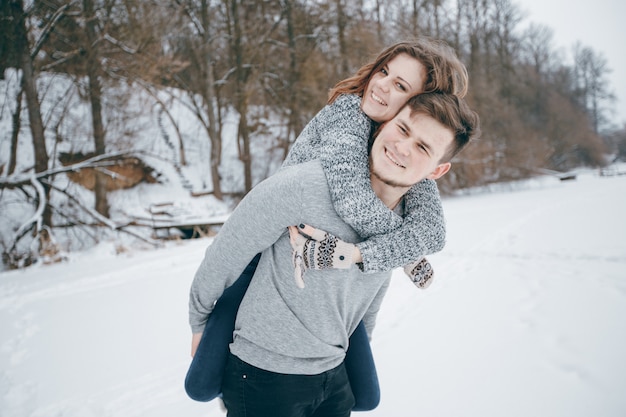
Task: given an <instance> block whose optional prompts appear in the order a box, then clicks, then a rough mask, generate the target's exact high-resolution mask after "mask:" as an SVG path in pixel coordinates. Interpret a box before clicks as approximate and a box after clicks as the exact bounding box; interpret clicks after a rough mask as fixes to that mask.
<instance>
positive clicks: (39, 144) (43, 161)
mask: <svg viewBox="0 0 626 417" xmlns="http://www.w3.org/2000/svg"><path fill="white" fill-rule="evenodd" d="M13 6H14V7H12V9H11V12H12V13H13V16H12V17H13V19H14V21H15V22H17V24H16V32H17V36H16V41H17V47H16V48H17V53H18V54H19V64H20V68H21V69H22V85H23V87H24V93H25V94H26V107H27V109H28V120H29V122H30V132H31V135H32V137H33V148H34V153H35V172H44V171H46V170H47V169H48V151H47V149H46V138H45V135H44V127H43V120H42V118H41V109H40V106H39V97H38V94H37V80H36V79H35V71H34V68H33V60H32V57H31V55H30V46H29V43H28V36H27V31H26V21H25V15H24V11H23V10H24V9H23V7H24V6H23V3H22V1H21V0H18V1H17V2H15V3H14V5H13ZM44 190H45V196H46V200H48V197H49V196H50V187H48V185H46V184H44ZM42 221H43V224H44V225H45V226H52V211H51V210H50V206H49V205H48V204H46V207H45V209H44V212H43V215H42Z"/></svg>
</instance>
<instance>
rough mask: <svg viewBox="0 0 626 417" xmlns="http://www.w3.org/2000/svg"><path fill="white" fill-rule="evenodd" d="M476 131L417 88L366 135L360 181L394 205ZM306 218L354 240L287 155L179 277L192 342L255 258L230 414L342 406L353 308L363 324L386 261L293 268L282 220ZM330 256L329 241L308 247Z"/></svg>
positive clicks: (468, 116)
mask: <svg viewBox="0 0 626 417" xmlns="http://www.w3.org/2000/svg"><path fill="white" fill-rule="evenodd" d="M477 132H478V117H477V115H476V114H475V113H474V112H472V111H471V110H469V108H468V107H467V105H466V104H465V102H463V101H461V100H459V99H458V98H456V97H454V96H450V95H443V94H434V93H433V94H422V95H419V96H417V97H415V98H413V99H411V100H410V101H409V103H408V104H407V105H406V106H405V107H404V108H403V109H402V110H401V111H400V112H399V113H398V115H397V116H396V117H395V118H394V119H392V120H391V121H389V122H387V123H385V124H384V125H383V126H381V128H380V130H379V132H378V135H377V137H376V139H375V140H374V143H373V145H372V149H371V156H370V170H371V182H372V188H373V190H374V191H375V193H376V195H377V196H378V197H379V198H380V199H381V200H382V201H383V203H384V204H386V205H387V206H388V207H389V208H390V209H392V210H395V211H396V212H397V213H398V214H399V215H402V214H403V204H402V199H403V196H404V194H405V193H406V192H407V191H408V190H409V188H410V187H411V186H412V185H413V184H415V183H417V182H419V181H421V180H422V179H424V178H430V179H437V178H439V177H441V176H442V175H444V174H445V173H446V172H448V170H449V169H450V162H449V161H450V159H451V158H452V157H453V156H454V155H455V154H456V153H457V152H458V151H460V150H461V149H462V148H463V147H464V146H465V145H466V144H467V143H468V141H469V140H470V139H471V138H472V137H474V136H475V135H476V134H477ZM305 223H306V224H310V225H312V226H314V227H315V228H319V229H322V230H325V231H328V232H329V233H331V234H332V235H334V236H337V237H338V238H340V239H341V240H343V241H346V242H349V243H356V242H358V241H359V240H360V238H359V236H358V235H357V234H356V232H355V231H354V230H353V229H351V228H350V227H349V226H348V225H347V224H346V223H345V222H343V221H342V219H341V218H340V217H339V216H338V215H337V214H336V212H335V210H334V209H333V205H332V202H331V199H330V195H329V191H328V185H327V182H326V178H325V175H324V171H323V170H322V167H321V165H320V163H319V162H318V161H312V162H309V163H305V164H301V165H297V166H293V167H290V168H286V169H283V170H281V171H280V172H279V173H277V174H275V175H274V176H272V177H270V178H268V179H267V180H265V181H263V182H262V183H261V184H259V185H257V186H256V187H255V188H254V189H253V190H252V191H251V192H250V193H249V194H248V195H247V196H246V198H244V199H243V200H242V201H241V203H240V204H239V205H238V207H237V209H236V210H235V211H234V212H233V214H232V215H231V217H230V219H229V220H228V221H227V222H226V223H225V224H224V227H223V228H222V230H221V231H220V233H219V234H218V236H217V237H216V238H215V240H214V242H213V244H211V245H210V246H209V247H208V249H207V251H206V254H205V258H204V260H203V261H202V264H201V265H200V268H199V269H198V271H197V273H196V276H195V279H194V282H193V284H192V287H191V295H190V301H189V309H190V310H189V320H190V324H191V328H192V332H193V334H194V335H193V339H192V352H194V351H195V349H196V347H197V344H198V343H199V340H200V336H201V334H202V330H203V327H204V324H205V323H206V320H207V318H208V316H209V314H211V311H212V309H213V305H214V302H215V301H216V300H217V299H218V298H219V297H220V296H221V295H222V293H223V292H224V290H225V289H226V288H227V287H229V286H230V285H232V284H233V282H235V280H236V279H237V278H238V277H239V274H240V273H241V271H242V270H243V269H244V268H245V266H246V265H247V263H248V262H247V261H248V260H250V259H252V258H253V257H254V256H255V255H256V254H257V253H259V252H261V253H262V255H261V258H260V261H259V264H258V267H257V270H256V273H255V277H254V279H253V280H252V282H251V283H250V286H249V288H248V290H247V292H246V295H245V297H244V299H243V301H242V303H241V306H240V308H239V313H238V315H237V322H236V326H235V332H234V339H233V343H232V344H231V346H230V351H231V355H230V357H229V359H228V363H227V366H226V371H225V374H224V381H223V385H222V393H223V400H224V404H225V405H226V408H227V409H228V415H229V416H231V417H238V416H245V415H248V416H250V415H253V416H261V417H262V416H275V417H281V416H284V417H297V416H303V417H304V416H348V415H350V411H351V409H352V406H353V404H354V398H353V395H352V392H351V389H350V384H349V381H348V378H347V375H346V372H345V368H344V365H343V360H344V356H345V352H346V350H347V348H348V339H349V336H350V334H352V332H353V331H354V329H355V328H356V327H357V325H358V324H359V322H360V321H361V320H363V322H364V324H365V327H366V330H367V333H368V335H370V336H371V334H372V331H373V328H374V324H375V320H376V314H377V312H378V309H379V307H380V305H381V302H382V298H383V296H384V294H385V291H386V289H387V286H388V283H389V278H390V276H391V272H390V271H388V272H383V273H370V274H367V275H365V274H363V273H362V272H361V270H360V269H359V268H358V267H357V266H353V267H352V268H349V269H322V270H308V271H306V273H305V275H304V277H303V279H304V281H305V285H304V286H302V283H300V285H298V284H297V283H296V281H295V280H294V264H293V262H292V256H291V254H292V246H291V243H290V237H289V233H288V231H287V227H288V226H290V225H293V224H305ZM320 254H323V255H324V256H334V255H335V254H334V253H333V250H332V247H330V248H328V247H327V248H324V250H322V251H321V252H320V251H318V255H320Z"/></svg>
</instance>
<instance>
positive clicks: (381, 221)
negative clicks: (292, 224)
mask: <svg viewBox="0 0 626 417" xmlns="http://www.w3.org/2000/svg"><path fill="white" fill-rule="evenodd" d="M360 105H361V98H360V97H358V96H356V95H342V96H340V97H339V98H338V99H337V100H336V101H335V102H334V103H333V104H331V105H328V106H326V107H325V108H324V109H323V110H322V111H321V112H320V113H319V114H318V115H317V116H316V117H317V118H318V130H319V135H320V142H319V145H318V146H319V147H320V160H321V163H322V167H323V168H324V173H325V174H326V180H327V181H328V187H329V189H330V195H331V198H332V202H333V206H334V207H335V211H336V212H337V214H338V215H339V216H340V217H341V218H342V219H343V220H344V221H345V222H346V223H348V224H349V225H350V226H351V227H352V228H353V229H354V230H356V232H357V233H358V234H359V235H360V236H361V237H362V238H365V239H366V238H369V237H371V236H374V235H381V234H386V233H389V232H391V231H392V230H394V229H396V228H398V227H399V226H400V225H401V224H402V218H401V217H400V216H398V215H397V214H395V213H394V212H393V211H392V210H389V208H388V207H387V206H385V204H384V203H383V202H382V201H381V200H380V199H379V198H378V197H377V196H376V194H375V193H374V191H373V190H372V185H371V183H370V172H369V156H368V155H369V152H368V142H369V137H370V134H371V129H372V121H371V120H370V119H369V118H368V117H367V116H366V115H365V113H363V112H362V111H361V108H360Z"/></svg>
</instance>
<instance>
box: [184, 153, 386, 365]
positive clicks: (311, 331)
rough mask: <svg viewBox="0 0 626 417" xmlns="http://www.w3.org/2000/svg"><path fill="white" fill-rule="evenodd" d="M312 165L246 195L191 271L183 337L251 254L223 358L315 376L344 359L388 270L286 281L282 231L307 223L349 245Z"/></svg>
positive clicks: (346, 229) (201, 321)
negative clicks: (248, 277) (300, 283)
mask: <svg viewBox="0 0 626 417" xmlns="http://www.w3.org/2000/svg"><path fill="white" fill-rule="evenodd" d="M327 184H328V183H327V181H326V177H325V175H324V172H323V169H322V167H321V164H320V162H319V161H312V162H308V163H304V164H300V165H297V166H294V167H290V168H285V169H282V170H281V171H279V172H278V173H277V174H275V175H273V176H272V177H270V178H268V179H266V180H265V181H263V182H262V183H260V184H259V185H257V186H256V187H254V189H253V190H252V191H251V192H250V193H248V195H247V196H246V197H245V198H244V199H243V200H242V201H241V203H240V204H239V205H238V206H237V208H236V209H235V211H234V212H233V213H232V215H231V217H230V218H229V219H228V221H227V222H226V223H225V224H224V226H223V228H222V230H221V231H220V233H219V234H218V235H217V236H216V237H215V240H214V242H213V243H212V244H211V245H210V246H209V247H208V248H207V250H206V254H205V257H204V259H203V261H202V263H201V265H200V267H199V269H198V271H197V272H196V275H195V278H194V281H193V284H192V286H191V294H190V301H189V321H190V324H191V328H192V331H193V332H194V333H199V332H201V331H202V330H203V328H204V325H205V323H206V320H207V318H208V315H209V314H210V313H211V311H212V309H213V305H214V303H215V301H216V300H217V299H218V298H219V297H220V296H221V295H222V293H223V291H224V289H225V288H227V287H229V286H230V285H232V284H233V283H234V282H235V280H236V279H237V278H238V277H239V275H240V273H241V271H243V269H244V268H245V267H246V265H247V263H248V262H249V260H250V259H252V257H254V255H256V254H257V253H259V252H261V253H262V255H261V259H260V261H259V265H258V267H257V270H256V273H255V275H254V279H253V280H252V282H251V283H250V287H249V288H248V291H247V292H246V295H245V297H244V299H243V301H242V303H241V306H240V308H239V313H238V315H237V321H236V325H235V332H234V341H233V343H232V344H231V346H230V350H231V352H232V353H233V354H234V355H236V356H238V357H239V358H240V359H242V360H243V361H245V362H247V363H249V364H251V365H254V366H256V367H258V368H262V369H266V370H269V371H272V372H278V373H289V374H318V373H321V372H324V371H327V370H329V369H332V368H334V367H335V366H338V365H339V364H340V363H341V362H342V361H343V359H344V356H345V352H346V350H347V348H348V339H349V336H350V334H352V332H353V331H354V330H355V329H356V326H357V325H358V324H359V322H360V321H361V320H363V321H364V323H365V327H366V329H367V331H368V334H370V335H371V332H372V330H373V328H374V324H375V320H376V314H377V312H378V309H379V307H380V304H381V302H382V298H383V296H384V294H385V291H386V290H387V286H388V284H389V278H390V274H391V273H390V272H379V273H373V274H371V275H369V276H368V279H363V273H362V272H361V271H360V270H359V268H357V267H356V266H353V267H352V268H351V269H347V270H342V269H328V270H309V271H307V272H306V274H305V277H304V279H305V284H306V285H305V288H303V289H300V288H298V287H297V285H296V283H295V279H294V266H293V263H292V256H291V255H292V248H291V244H290V242H289V234H288V232H287V226H291V225H297V224H300V223H307V224H310V225H312V226H314V227H319V228H321V229H323V230H326V231H328V232H330V233H332V234H334V235H336V236H338V237H339V238H341V239H343V240H345V241H347V242H351V243H356V242H358V241H359V240H360V238H359V236H358V234H357V233H356V232H355V231H354V230H353V229H352V228H351V227H350V226H349V225H347V224H346V223H345V222H344V221H343V220H342V219H341V218H340V217H339V216H338V215H337V213H336V212H335V209H334V207H333V205H332V202H331V199H330V194H329V190H328V185H327Z"/></svg>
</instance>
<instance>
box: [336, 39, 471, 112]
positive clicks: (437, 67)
mask: <svg viewBox="0 0 626 417" xmlns="http://www.w3.org/2000/svg"><path fill="white" fill-rule="evenodd" d="M399 54H407V55H409V56H411V57H413V58H415V59H417V60H418V61H419V62H420V63H421V64H422V65H424V67H425V68H426V73H427V79H426V83H425V85H424V91H423V92H424V93H431V92H440V93H447V94H453V95H455V96H458V97H460V98H463V97H464V96H465V95H466V94H467V88H468V75H467V69H466V68H465V65H463V63H462V62H461V61H460V60H459V58H458V57H457V56H456V53H455V52H454V50H453V49H452V48H451V47H450V46H448V44H446V43H445V42H443V41H436V40H432V39H429V38H425V37H424V38H420V39H418V40H416V41H413V42H399V43H396V44H394V45H392V46H390V47H388V48H386V49H385V50H383V51H382V52H381V53H380V54H379V55H378V57H377V58H376V59H375V60H374V61H373V62H370V63H368V64H365V65H363V66H362V67H361V68H359V70H358V71H357V72H356V74H354V75H353V76H352V77H349V78H346V79H345V80H342V81H339V82H338V83H337V84H336V85H335V86H334V87H333V88H332V89H331V90H330V93H329V95H328V104H331V103H332V102H334V101H335V100H336V99H337V97H339V96H340V95H341V94H356V95H359V96H361V97H363V93H364V92H365V88H366V87H367V84H368V83H369V82H370V80H371V79H372V76H373V75H374V74H376V73H377V72H378V71H381V70H382V69H383V68H384V67H385V66H386V65H387V64H388V63H389V61H391V60H392V59H393V58H395V57H396V56H398V55H399Z"/></svg>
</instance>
